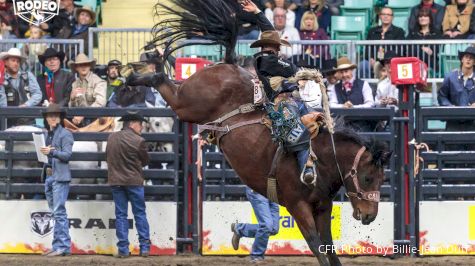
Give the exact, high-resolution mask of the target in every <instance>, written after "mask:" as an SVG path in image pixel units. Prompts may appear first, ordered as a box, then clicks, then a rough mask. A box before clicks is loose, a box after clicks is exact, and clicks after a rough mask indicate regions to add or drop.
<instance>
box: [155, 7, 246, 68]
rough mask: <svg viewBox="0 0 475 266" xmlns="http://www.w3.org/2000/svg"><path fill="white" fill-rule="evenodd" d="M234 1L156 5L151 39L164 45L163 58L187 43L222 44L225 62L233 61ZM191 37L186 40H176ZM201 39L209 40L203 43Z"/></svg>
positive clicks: (236, 31)
mask: <svg viewBox="0 0 475 266" xmlns="http://www.w3.org/2000/svg"><path fill="white" fill-rule="evenodd" d="M239 8H240V6H239V3H238V1H236V0H169V1H159V2H158V3H157V4H156V5H155V16H156V17H157V18H158V21H159V22H158V23H157V24H155V26H154V27H153V30H152V32H153V35H154V38H153V40H152V41H153V42H155V43H156V44H157V45H165V54H164V59H166V58H167V57H168V55H170V54H171V53H172V52H174V51H175V50H177V49H180V48H182V47H184V46H188V45H196V44H205V45H216V44H219V45H223V46H224V47H225V48H226V54H225V57H224V62H225V63H228V64H235V63H236V54H235V51H234V50H235V47H236V42H237V34H238V21H237V18H236V13H237V12H239ZM185 39H191V41H189V42H186V43H183V42H182V43H180V42H178V41H180V40H185ZM203 40H207V41H210V42H206V43H203V42H202V41H203Z"/></svg>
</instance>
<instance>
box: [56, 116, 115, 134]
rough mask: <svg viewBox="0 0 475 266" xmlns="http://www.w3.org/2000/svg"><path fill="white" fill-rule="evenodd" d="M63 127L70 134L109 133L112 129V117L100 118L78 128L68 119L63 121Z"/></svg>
mask: <svg viewBox="0 0 475 266" xmlns="http://www.w3.org/2000/svg"><path fill="white" fill-rule="evenodd" d="M63 122H64V127H65V128H66V129H68V130H69V131H71V132H109V131H113V129H114V118H113V117H100V118H98V119H96V120H94V121H93V122H92V123H90V124H89V125H87V126H84V127H78V126H76V125H75V124H73V122H71V121H69V120H68V119H64V120H63Z"/></svg>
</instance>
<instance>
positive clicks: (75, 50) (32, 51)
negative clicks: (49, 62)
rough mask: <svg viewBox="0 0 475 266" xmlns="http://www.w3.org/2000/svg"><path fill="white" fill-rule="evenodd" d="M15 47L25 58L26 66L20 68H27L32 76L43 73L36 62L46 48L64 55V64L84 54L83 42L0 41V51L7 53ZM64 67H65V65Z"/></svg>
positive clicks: (55, 40)
mask: <svg viewBox="0 0 475 266" xmlns="http://www.w3.org/2000/svg"><path fill="white" fill-rule="evenodd" d="M12 47H16V48H19V49H21V50H22V54H23V55H24V56H26V58H27V60H26V64H27V65H24V66H22V67H23V68H25V67H26V68H27V69H28V70H29V71H31V72H32V73H33V74H35V75H37V74H39V73H41V72H42V71H43V66H42V65H41V64H40V61H39V60H38V55H39V54H42V53H43V52H44V50H46V48H48V47H52V48H55V49H56V50H58V51H63V52H64V53H65V54H66V58H65V62H63V63H66V62H67V61H68V60H69V59H71V58H74V57H75V56H76V55H77V54H79V53H82V52H84V41H83V40H69V39H38V40H30V39H6V40H0V51H7V50H8V49H10V48H12ZM65 67H66V65H65Z"/></svg>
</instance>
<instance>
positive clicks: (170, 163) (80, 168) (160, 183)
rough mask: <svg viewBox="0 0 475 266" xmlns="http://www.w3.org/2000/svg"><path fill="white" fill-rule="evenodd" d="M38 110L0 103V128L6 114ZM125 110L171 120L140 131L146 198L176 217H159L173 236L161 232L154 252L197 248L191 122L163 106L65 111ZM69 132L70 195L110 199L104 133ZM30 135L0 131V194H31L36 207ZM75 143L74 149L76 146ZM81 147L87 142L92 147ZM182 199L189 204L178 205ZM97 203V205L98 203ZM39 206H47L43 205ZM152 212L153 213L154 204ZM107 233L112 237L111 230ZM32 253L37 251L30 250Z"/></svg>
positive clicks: (38, 191)
mask: <svg viewBox="0 0 475 266" xmlns="http://www.w3.org/2000/svg"><path fill="white" fill-rule="evenodd" d="M41 110H42V108H14V107H13V108H12V107H9V108H1V109H0V122H1V123H0V124H1V126H0V127H1V129H2V130H3V129H5V125H6V120H7V118H8V119H15V118H31V119H37V121H38V119H40V118H41ZM129 110H137V111H140V112H141V113H142V114H143V115H144V116H145V117H149V118H150V121H151V122H153V123H160V122H161V121H159V120H158V121H157V119H163V118H170V119H172V120H173V128H172V130H171V131H170V132H148V133H143V134H142V136H143V137H144V138H145V140H146V141H147V143H148V144H149V147H150V149H149V150H150V152H149V155H150V159H151V161H150V164H149V166H148V168H147V169H145V170H144V177H145V180H146V185H145V196H146V200H147V201H148V202H149V203H148V204H151V205H153V206H155V205H157V204H158V205H160V206H164V208H165V210H164V211H162V212H160V216H161V218H160V219H163V220H164V221H167V219H168V218H169V217H170V216H171V217H170V219H171V220H169V221H172V222H173V221H175V219H176V221H175V222H173V224H167V222H163V224H162V225H161V226H163V227H167V226H168V227H171V228H175V232H173V234H172V235H165V236H163V235H162V236H161V237H163V238H164V239H168V240H166V241H165V243H162V244H163V245H164V248H163V249H157V251H156V252H157V253H156V254H174V253H175V252H176V251H183V250H184V249H185V248H186V247H187V246H188V247H189V249H190V250H193V249H192V248H195V249H194V250H193V251H194V252H198V251H197V249H196V246H195V245H192V244H193V243H198V239H194V238H193V237H195V238H196V237H197V233H196V231H197V224H196V223H195V222H194V221H196V219H197V217H193V213H194V212H195V211H196V210H194V209H193V204H191V203H192V201H194V198H193V197H192V195H193V194H192V190H193V188H192V185H194V183H192V182H193V180H191V179H190V178H191V177H192V175H191V171H192V169H191V167H189V166H188V164H189V163H190V161H191V149H184V148H183V147H188V146H189V147H191V145H188V136H189V134H188V132H189V128H190V125H188V124H186V123H182V122H179V121H178V120H177V119H176V116H175V114H174V112H173V111H171V110H170V109H165V108H141V109H140V108H139V109H125V108H70V109H69V110H68V116H71V117H72V116H76V115H81V116H85V117H86V118H91V119H92V118H96V117H98V116H101V117H120V116H122V115H124V114H125V113H126V111H129ZM38 122H39V121H38ZM73 135H74V138H75V147H74V148H73V156H72V158H71V163H70V164H71V172H72V176H73V180H72V181H71V186H70V199H72V200H75V199H76V200H77V199H80V200H88V202H91V203H94V202H96V201H94V200H107V201H109V202H110V200H111V199H112V198H111V192H110V188H109V186H108V185H107V184H106V178H107V169H106V165H105V147H106V140H107V138H108V135H109V133H92V132H77V133H73ZM31 140H32V134H31V132H29V133H27V132H11V131H8V130H7V131H0V144H2V146H3V149H1V150H0V160H2V161H4V165H3V167H1V168H0V196H1V197H2V198H3V199H6V200H8V201H11V202H14V201H16V200H18V199H33V203H31V204H33V205H34V207H35V208H38V206H37V201H35V199H42V198H43V199H44V196H43V194H44V184H42V181H41V180H40V175H41V166H40V165H39V163H37V156H36V153H35V152H34V151H33V150H31V149H32V147H31V145H32V144H31ZM25 143H27V144H28V143H29V146H28V148H27V151H25V148H24V147H25ZM157 144H168V145H169V146H170V147H171V149H169V150H163V149H162V150H160V149H157V148H156V147H157ZM185 145H186V146H185ZM77 147H78V148H79V151H77V150H78V149H76V148H77ZM86 147H90V148H91V150H88V148H86ZM91 200H92V201H91ZM43 202H44V201H43ZM155 202H157V203H155ZM185 202H189V203H190V204H183V203H185ZM167 203H170V204H171V205H170V204H167ZM22 204H23V203H22ZM163 204H165V205H166V206H165V205H163ZM99 205H100V204H99ZM78 208H83V207H78ZM98 208H102V207H100V206H98ZM104 208H105V207H104ZM110 208H111V206H109V205H107V208H106V209H108V210H109V215H112V216H109V218H108V219H111V218H113V209H112V210H111V209H110ZM154 208H155V207H154ZM43 209H46V208H44V206H43ZM151 211H152V212H153V209H152V210H151ZM169 212H172V213H169ZM87 213H88V210H87V209H84V210H83V211H81V212H79V213H78V214H77V215H79V216H81V215H82V216H84V217H86V216H87V215H86V214H87ZM91 215H92V214H91ZM101 215H102V214H101ZM162 216H163V217H162ZM106 218H107V217H106ZM106 218H104V219H106ZM84 219H86V218H84ZM152 220H153V221H155V220H156V219H155V218H153V219H152ZM111 229H113V228H111ZM157 230H158V229H157ZM168 231H170V230H168ZM172 231H173V230H172ZM96 233H97V232H96ZM109 233H110V232H109ZM157 234H158V233H157ZM12 237H14V236H12ZM111 237H112V238H113V234H112V235H111ZM84 241H87V239H85V240H84ZM104 241H105V240H104ZM100 242H101V241H100ZM106 242H107V241H106ZM101 243H102V242H101ZM107 243H108V242H107ZM111 243H112V242H111ZM99 245H100V244H99ZM2 247H3V246H2V243H0V252H17V250H16V249H14V250H12V249H6V251H5V249H3V248H2ZM113 247H114V245H112V247H110V246H104V245H102V246H101V245H100V246H98V247H95V250H94V249H93V250H90V251H91V252H99V253H101V252H105V253H111V252H112V250H111V249H113ZM31 252H38V251H37V250H31ZM79 253H80V252H79Z"/></svg>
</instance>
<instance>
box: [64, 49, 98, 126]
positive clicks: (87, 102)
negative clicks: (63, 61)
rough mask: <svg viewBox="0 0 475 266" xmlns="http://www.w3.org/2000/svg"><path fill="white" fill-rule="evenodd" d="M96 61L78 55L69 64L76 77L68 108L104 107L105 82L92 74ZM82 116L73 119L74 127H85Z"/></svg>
mask: <svg viewBox="0 0 475 266" xmlns="http://www.w3.org/2000/svg"><path fill="white" fill-rule="evenodd" d="M95 64H96V60H92V59H89V58H88V57H87V55H85V54H78V55H77V56H76V59H75V61H71V62H69V67H70V68H71V70H73V71H75V72H77V74H78V77H77V79H76V80H75V81H74V82H73V85H72V90H71V97H70V100H69V107H105V106H106V102H107V99H106V94H107V82H106V81H105V80H103V79H101V78H100V77H99V76H97V75H96V74H94V73H93V72H92V69H93V68H94V65H95ZM83 120H84V117H83V116H75V117H73V120H72V122H73V123H74V124H75V125H82V126H84V125H86V124H88V123H89V122H87V121H86V122H85V123H83V122H84V121H83Z"/></svg>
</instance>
